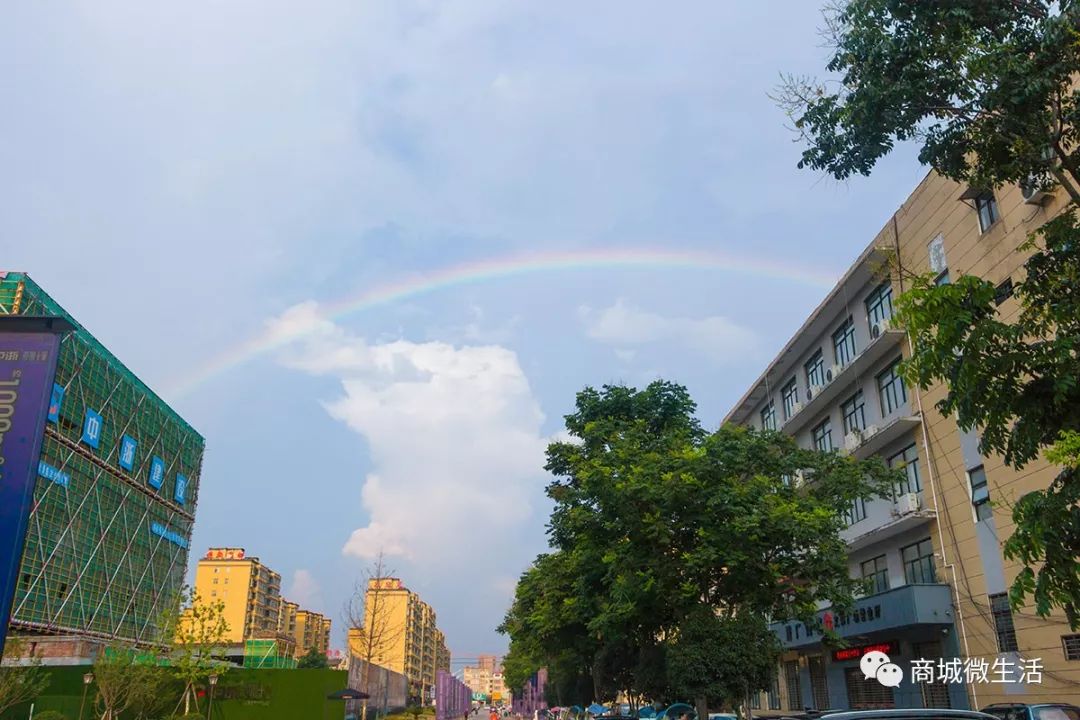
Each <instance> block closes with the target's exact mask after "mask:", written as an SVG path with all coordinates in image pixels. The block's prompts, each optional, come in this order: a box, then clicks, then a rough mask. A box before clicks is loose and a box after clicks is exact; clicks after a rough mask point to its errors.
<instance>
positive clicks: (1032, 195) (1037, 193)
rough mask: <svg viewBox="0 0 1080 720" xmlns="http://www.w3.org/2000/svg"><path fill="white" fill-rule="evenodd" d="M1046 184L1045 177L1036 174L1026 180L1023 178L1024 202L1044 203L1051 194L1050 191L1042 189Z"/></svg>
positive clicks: (1021, 183)
mask: <svg viewBox="0 0 1080 720" xmlns="http://www.w3.org/2000/svg"><path fill="white" fill-rule="evenodd" d="M1045 186H1046V181H1045V179H1044V178H1040V177H1037V176H1035V175H1031V176H1029V177H1028V178H1026V179H1024V180H1021V181H1020V194H1021V195H1022V196H1023V198H1024V202H1026V203H1027V204H1028V205H1042V203H1043V200H1045V199H1046V198H1047V197H1049V195H1050V193H1048V192H1046V191H1045V190H1043V189H1042V188H1044V187H1045Z"/></svg>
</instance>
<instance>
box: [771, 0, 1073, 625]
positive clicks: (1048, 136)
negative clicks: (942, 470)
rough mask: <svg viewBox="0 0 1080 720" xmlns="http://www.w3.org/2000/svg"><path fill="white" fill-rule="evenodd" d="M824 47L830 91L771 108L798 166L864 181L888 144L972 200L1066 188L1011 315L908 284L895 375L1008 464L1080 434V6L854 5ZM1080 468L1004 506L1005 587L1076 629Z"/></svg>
mask: <svg viewBox="0 0 1080 720" xmlns="http://www.w3.org/2000/svg"><path fill="white" fill-rule="evenodd" d="M826 20H827V22H826V34H827V37H828V38H829V39H830V41H831V43H832V45H833V48H834V53H833V57H832V60H831V61H830V63H829V65H828V70H829V71H830V72H832V73H834V74H835V75H836V78H835V79H834V80H832V81H827V82H816V81H810V80H807V79H805V78H787V79H786V82H785V83H784V85H783V87H782V89H781V92H780V95H779V100H780V101H781V104H782V105H783V106H785V108H786V109H787V110H788V112H789V114H790V116H791V117H792V119H793V121H794V125H795V128H796V129H797V132H798V133H799V134H800V135H801V137H802V138H803V140H804V141H805V142H806V145H807V147H806V150H805V151H804V152H803V156H802V161H801V162H800V166H803V167H810V168H814V169H818V170H824V171H826V172H828V173H829V174H831V175H833V176H834V177H837V178H845V177H848V176H850V175H852V174H854V173H862V174H869V172H870V171H871V169H872V168H873V166H874V164H875V163H876V162H877V160H879V159H880V158H881V157H883V156H884V155H886V154H887V153H889V152H890V151H891V150H892V148H893V146H894V144H895V143H896V142H897V141H905V140H912V141H915V142H917V143H919V148H920V152H919V157H920V160H921V161H922V162H924V163H926V164H929V165H930V166H931V167H933V168H934V170H936V171H937V172H938V173H940V174H942V175H944V176H945V177H949V178H952V179H954V180H956V181H958V182H962V183H966V184H967V185H969V186H970V187H973V188H976V189H990V188H994V187H997V186H1000V185H1002V184H1005V183H1023V184H1028V185H1033V186H1038V187H1041V188H1043V189H1054V188H1056V187H1060V188H1062V189H1063V190H1064V192H1065V194H1066V195H1067V197H1068V198H1069V199H1070V202H1069V204H1068V205H1067V206H1066V208H1065V209H1064V211H1063V212H1061V213H1060V214H1058V215H1057V216H1056V217H1054V218H1052V219H1051V220H1050V221H1049V222H1047V223H1046V224H1044V225H1043V226H1042V227H1041V228H1039V229H1038V230H1036V231H1035V233H1033V234H1032V236H1031V237H1030V239H1029V242H1028V243H1027V244H1026V245H1025V246H1023V247H1022V248H1021V249H1022V250H1023V251H1025V252H1028V251H1033V252H1032V254H1031V256H1030V258H1029V259H1028V260H1027V262H1026V263H1025V273H1024V275H1025V277H1024V279H1023V280H1022V281H1021V282H1020V283H1019V284H1017V285H1016V287H1015V288H1014V294H1015V296H1016V297H1017V298H1018V300H1019V303H1020V306H1021V312H1020V315H1019V317H1018V318H1017V319H1016V321H1015V322H1013V323H1004V322H1002V321H1001V320H1000V319H999V317H998V314H997V304H996V303H995V302H994V295H995V291H994V287H993V285H992V284H991V283H989V282H987V281H985V280H982V279H980V278H977V277H970V276H968V277H963V278H960V279H958V280H957V282H956V283H955V284H954V285H942V286H937V285H935V284H934V283H933V281H932V280H931V279H929V278H916V279H915V281H914V286H913V288H912V289H911V290H909V291H908V292H907V293H905V295H904V296H902V297H901V298H899V300H898V302H897V306H898V308H899V311H900V312H899V319H900V321H901V322H902V323H903V324H904V325H905V326H906V327H907V329H908V330H909V332H910V333H911V336H912V339H913V343H912V344H913V351H912V357H911V358H910V360H909V361H908V362H907V363H906V364H905V373H906V374H907V375H908V377H909V378H910V379H911V380H913V381H914V382H915V383H916V384H917V385H919V386H920V387H922V388H924V389H925V388H928V387H930V386H931V385H934V384H936V383H944V384H945V385H946V387H947V390H948V393H947V395H946V397H945V399H944V400H943V401H942V402H941V403H939V404H938V408H939V409H940V410H941V412H942V413H943V414H946V415H950V414H955V415H956V416H957V419H958V422H959V425H960V427H961V428H963V429H965V430H968V429H972V428H978V429H979V430H980V431H981V449H982V450H983V451H984V452H998V453H1001V454H1002V456H1003V458H1004V460H1005V462H1006V463H1008V464H1009V465H1011V466H1013V467H1014V468H1017V469H1020V468H1023V467H1024V466H1025V465H1026V464H1027V463H1029V462H1030V461H1032V460H1034V459H1035V458H1037V457H1039V455H1040V454H1041V453H1043V452H1044V451H1047V450H1050V452H1051V455H1050V456H1051V457H1053V456H1054V449H1053V445H1054V443H1055V442H1056V441H1057V440H1058V439H1059V437H1062V433H1070V432H1075V431H1077V430H1078V429H1080V410H1078V407H1080V386H1078V385H1077V380H1076V378H1077V374H1078V370H1080V357H1078V354H1077V348H1080V312H1078V311H1080V300H1078V298H1077V294H1076V288H1077V287H1078V286H1080V285H1078V283H1080V255H1078V251H1080V221H1078V219H1077V204H1078V203H1080V191H1078V188H1080V142H1078V135H1077V120H1078V118H1080V92H1078V91H1077V88H1076V86H1075V78H1076V77H1077V75H1078V72H1080V43H1078V42H1077V39H1078V37H1080V36H1078V29H1080V3H1077V2H1073V1H1068V2H1049V1H1043V0H1020V1H1016V0H954V1H953V2H948V3H940V2H918V1H917V0H850V1H849V2H843V3H839V4H836V5H834V6H831V7H830V8H829V9H827V12H826ZM1078 498H1080V473H1078V472H1077V471H1076V469H1075V468H1066V470H1065V472H1063V473H1062V474H1061V475H1059V476H1058V477H1057V478H1056V479H1055V480H1054V481H1053V482H1052V483H1051V485H1050V487H1048V488H1047V489H1046V490H1040V491H1036V492H1032V493H1029V494H1027V495H1025V496H1023V497H1021V498H1019V499H1018V500H1017V501H1016V503H1015V504H1014V506H1013V512H1012V514H1013V521H1014V523H1015V525H1016V530H1015V533H1014V535H1013V536H1012V537H1011V538H1010V539H1009V540H1008V541H1007V542H1006V544H1005V555H1006V557H1008V558H1010V559H1014V560H1018V561H1020V562H1021V563H1022V564H1023V565H1024V567H1023V569H1022V570H1021V572H1020V573H1019V575H1018V576H1017V578H1016V579H1015V581H1014V583H1013V585H1012V588H1011V590H1010V598H1011V600H1012V604H1013V606H1014V608H1019V607H1021V606H1022V605H1023V604H1024V603H1025V602H1026V601H1027V598H1029V597H1032V598H1033V600H1034V605H1035V610H1036V612H1037V613H1038V614H1039V615H1042V616H1046V615H1048V614H1049V613H1050V612H1051V611H1052V609H1053V608H1055V607H1060V608H1062V609H1063V610H1064V611H1065V614H1066V616H1067V618H1068V620H1069V623H1070V625H1071V626H1072V627H1073V629H1078V628H1080V607H1078V602H1080V601H1078V599H1077V598H1080V566H1078V564H1077V563H1076V562H1075V558H1076V557H1077V556H1078V555H1080V518H1078V517H1077V514H1076V512H1075V508H1076V506H1077V499H1078Z"/></svg>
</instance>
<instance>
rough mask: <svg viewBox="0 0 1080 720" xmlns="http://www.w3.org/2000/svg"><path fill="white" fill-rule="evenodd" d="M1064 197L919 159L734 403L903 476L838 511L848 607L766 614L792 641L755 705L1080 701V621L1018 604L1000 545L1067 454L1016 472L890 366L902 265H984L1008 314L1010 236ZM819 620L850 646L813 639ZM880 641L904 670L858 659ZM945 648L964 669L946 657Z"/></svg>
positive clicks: (951, 272)
mask: <svg viewBox="0 0 1080 720" xmlns="http://www.w3.org/2000/svg"><path fill="white" fill-rule="evenodd" d="M1062 206H1063V202H1062V200H1061V199H1060V198H1057V197H1054V196H1052V195H1051V196H1042V194H1041V193H1031V192H1022V191H1021V190H1020V189H1019V188H1017V187H1003V188H998V189H997V190H995V191H994V192H993V193H989V192H978V191H975V190H971V189H969V188H966V187H963V186H961V185H958V184H957V183H955V182H952V181H950V180H946V179H944V178H942V177H940V176H938V175H936V174H934V173H931V174H929V175H928V176H927V177H926V178H925V179H924V180H923V181H922V183H920V185H919V186H918V187H917V188H916V190H915V192H914V193H912V195H911V196H910V197H909V198H908V199H907V201H906V202H905V203H904V205H903V206H902V207H901V208H900V209H899V210H897V212H896V213H895V215H894V216H893V217H891V218H889V219H888V221H887V222H886V223H885V226H884V228H883V229H882V230H881V232H880V233H878V235H877V236H876V237H874V238H873V240H872V242H871V243H870V244H869V246H868V247H867V248H866V250H865V251H864V252H863V253H862V254H861V255H860V256H859V258H858V259H857V260H856V261H855V263H854V264H853V265H852V266H851V267H850V268H849V269H848V271H847V272H846V274H845V275H844V276H843V278H842V279H841V280H840V282H839V283H838V284H837V285H836V287H835V288H834V289H833V290H832V291H831V292H830V293H829V294H828V295H827V296H826V297H825V299H824V300H823V301H822V302H821V304H820V305H819V306H818V307H817V308H815V309H814V310H813V311H812V312H811V313H810V315H809V317H808V318H807V319H806V321H805V323H804V324H803V326H802V327H801V328H800V329H799V331H798V332H797V333H796V334H795V336H794V337H792V338H791V339H790V340H789V341H788V343H787V344H786V345H785V346H784V348H783V349H782V350H781V351H780V353H779V354H778V355H777V357H776V358H775V359H774V360H773V361H772V362H771V363H769V365H768V367H767V368H766V369H765V371H764V372H763V373H762V374H761V376H760V377H759V378H758V379H757V381H755V382H754V384H753V385H752V386H751V387H750V388H749V390H747V391H746V393H745V395H744V396H743V397H742V399H741V400H739V402H738V404H737V406H736V407H735V408H734V409H733V410H732V411H731V412H730V413H729V415H728V416H727V418H726V421H728V422H735V423H738V424H742V425H747V426H753V427H756V428H762V427H767V428H773V429H777V430H780V431H782V432H784V433H786V434H788V435H790V436H792V437H794V438H795V439H796V441H797V442H798V443H799V444H800V445H802V446H804V447H808V448H813V447H816V448H818V449H821V450H837V451H839V452H845V453H850V454H853V455H855V456H856V457H859V458H865V457H870V456H874V455H876V456H879V457H881V458H883V459H884V460H885V461H886V462H888V463H889V464H890V465H892V466H894V467H897V468H901V469H903V471H904V475H905V480H904V482H903V483H902V484H901V485H900V486H898V487H897V488H896V489H895V493H894V496H893V497H892V498H888V499H881V500H874V501H872V502H865V503H863V502H860V503H856V504H855V505H854V506H853V507H852V508H851V510H850V511H849V513H848V516H847V521H848V524H849V527H848V528H847V530H846V531H845V536H846V538H847V541H848V547H849V567H850V570H851V573H852V575H853V576H855V577H861V578H866V579H867V581H868V582H869V583H870V584H871V585H872V587H873V590H874V592H872V593H871V594H868V595H866V596H864V597H862V598H861V599H860V600H858V602H857V605H856V608H855V611H854V612H852V613H850V614H848V615H843V616H842V615H839V614H835V613H833V612H832V611H831V610H830V609H829V608H823V609H822V611H821V613H820V614H819V617H818V624H817V626H816V627H807V626H805V625H803V624H801V623H784V624H776V625H774V628H773V629H774V630H775V632H776V633H777V635H778V637H779V639H780V642H781V644H782V645H783V647H784V650H785V654H784V656H783V659H782V663H781V668H780V672H779V674H778V677H777V680H776V682H775V683H774V685H773V687H772V688H771V690H770V691H769V692H767V693H763V694H762V695H761V696H760V697H758V698H756V699H755V703H754V704H755V706H756V707H758V708H760V711H761V713H762V714H768V713H769V712H770V711H772V712H773V713H774V714H779V713H780V712H783V711H790V710H802V709H804V708H807V707H810V708H818V709H825V708H869V707H946V706H951V707H955V708H982V707H985V706H986V705H988V704H991V703H1003V702H1045V701H1059V702H1062V701H1063V702H1074V703H1077V702H1080V634H1075V633H1072V632H1071V631H1070V630H1069V627H1068V625H1067V624H1066V623H1065V622H1064V619H1063V617H1060V616H1055V617H1053V618H1050V619H1041V618H1038V617H1037V616H1036V615H1035V613H1034V611H1033V610H1032V608H1031V607H1026V608H1024V609H1023V610H1021V611H1020V612H1016V613H1014V612H1012V611H1010V609H1009V605H1008V597H1007V590H1008V588H1009V585H1010V584H1011V582H1012V580H1013V578H1014V577H1015V576H1016V574H1017V572H1018V571H1019V567H1018V566H1017V565H1016V564H1015V563H1012V562H1008V561H1006V560H1005V559H1004V558H1003V555H1002V545H1003V543H1004V541H1005V540H1006V539H1007V538H1008V537H1009V535H1010V534H1011V533H1012V530H1013V523H1012V519H1011V512H1010V506H1011V504H1012V503H1013V502H1014V501H1015V500H1016V499H1017V498H1018V497H1020V496H1021V495H1023V494H1024V493H1026V492H1029V491H1031V490H1033V489H1037V488H1043V487H1046V486H1047V485H1048V484H1049V482H1050V481H1051V479H1052V478H1053V477H1054V476H1055V475H1056V474H1057V472H1058V471H1059V468H1056V467H1053V466H1050V465H1049V464H1047V463H1045V462H1038V463H1032V464H1031V465H1029V466H1028V467H1025V468H1024V469H1023V470H1022V471H1020V472H1017V471H1015V470H1012V469H1010V468H1009V467H1006V466H1005V465H1004V464H1003V463H1002V460H1001V458H1000V457H997V456H983V455H982V454H981V453H980V451H979V448H978V445H979V437H978V434H977V433H976V432H962V431H961V430H960V429H959V428H958V426H957V423H956V419H955V417H943V416H942V415H941V414H940V413H939V412H938V411H937V409H936V407H935V404H936V403H937V402H938V401H939V400H940V399H941V398H942V397H943V395H944V392H945V389H944V388H943V387H935V388H932V389H931V390H929V391H928V392H919V391H917V390H916V389H915V388H911V387H907V386H906V385H905V383H904V381H903V380H902V379H901V377H900V376H899V375H898V373H897V363H898V362H899V360H900V359H901V358H902V357H904V356H906V355H908V353H909V346H908V337H907V335H906V333H905V332H904V331H903V329H902V328H898V327H896V326H895V325H894V324H893V322H892V317H893V308H892V303H893V300H894V298H895V297H896V296H897V295H898V294H899V293H901V292H903V291H904V290H905V288H906V286H908V285H910V280H907V281H905V278H910V277H911V275H910V274H911V273H916V274H922V273H928V272H930V273H933V274H934V275H935V276H936V277H937V278H938V282H941V283H945V282H949V281H950V279H955V278H957V277H958V276H960V275H963V274H976V275H979V276H982V277H983V278H986V279H987V280H990V281H991V282H993V283H994V284H995V285H997V286H998V288H999V296H998V302H999V312H1000V313H1001V316H1002V317H1003V318H1005V319H1010V318H1013V317H1015V315H1016V313H1017V302H1016V300H1015V299H1013V298H1012V297H1011V283H1012V282H1013V281H1014V280H1017V279H1019V278H1020V277H1021V273H1022V271H1023V267H1022V266H1023V263H1024V261H1025V260H1026V257H1027V256H1026V255H1023V254H1020V253H1018V252H1017V247H1018V246H1019V245H1021V244H1022V243H1023V242H1024V241H1025V240H1026V239H1027V236H1028V234H1029V233H1030V232H1031V231H1032V230H1034V229H1035V228H1037V227H1038V226H1039V225H1040V224H1042V223H1044V222H1046V221H1047V220H1048V219H1049V218H1051V217H1053V216H1054V214H1055V213H1057V212H1059V211H1060V209H1061V208H1062ZM793 482H795V483H801V482H802V478H800V477H796V478H793ZM826 626H831V627H833V628H834V629H835V630H836V631H837V632H838V633H839V634H840V635H841V636H842V637H843V638H844V639H845V641H846V643H847V647H846V648H843V649H838V648H830V647H827V646H825V645H824V644H823V643H822V633H821V628H822V627H826ZM872 650H881V651H884V652H886V653H887V654H888V655H889V657H890V659H891V660H892V661H893V662H894V663H896V664H898V665H900V667H901V668H902V669H903V671H904V680H903V682H902V683H901V685H900V686H899V687H897V688H889V687H886V686H884V685H882V684H880V683H878V682H877V681H876V680H875V679H873V678H871V679H869V680H867V679H865V678H864V676H863V674H862V673H861V672H860V671H859V660H860V658H861V657H862V655H864V654H865V653H867V652H870V651H872ZM954 659H958V660H959V664H960V666H961V667H962V669H963V672H962V679H963V680H964V682H956V681H955V679H956V678H955V676H954V673H950V669H952V670H955V668H956V667H957V663H956V662H955V661H954ZM918 660H932V661H933V662H934V670H933V674H932V678H933V679H932V682H924V681H923V680H925V674H921V675H920V678H919V679H920V682H914V678H913V669H914V668H915V667H916V664H915V661H918ZM939 661H940V662H941V664H940V665H939V664H938V663H939ZM921 666H922V667H923V668H925V667H926V665H925V664H921ZM983 667H985V668H986V676H985V679H984V676H983V675H982V674H981V673H980V670H981V669H982V668H983ZM969 670H972V671H973V672H974V674H973V675H971V676H970V678H971V682H967V680H968V679H969V675H968V671H969ZM1036 670H1037V671H1038V672H1036Z"/></svg>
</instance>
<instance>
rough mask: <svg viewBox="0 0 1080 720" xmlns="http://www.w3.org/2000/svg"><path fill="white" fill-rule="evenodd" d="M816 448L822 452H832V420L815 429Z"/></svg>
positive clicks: (826, 420)
mask: <svg viewBox="0 0 1080 720" xmlns="http://www.w3.org/2000/svg"><path fill="white" fill-rule="evenodd" d="M813 433H814V447H815V448H817V449H818V450H820V451H821V452H831V451H832V449H833V444H832V420H829V419H828V418H826V419H825V421H824V422H823V423H821V424H820V425H818V426H817V427H815V428H814V431H813Z"/></svg>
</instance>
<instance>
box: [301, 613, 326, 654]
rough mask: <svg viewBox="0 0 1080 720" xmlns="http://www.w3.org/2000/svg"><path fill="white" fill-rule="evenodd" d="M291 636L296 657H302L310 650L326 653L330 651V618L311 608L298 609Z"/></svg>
mask: <svg viewBox="0 0 1080 720" xmlns="http://www.w3.org/2000/svg"><path fill="white" fill-rule="evenodd" d="M293 638H294V639H295V642H296V657H298V658H300V657H303V656H304V655H307V654H308V652H310V651H311V650H315V652H317V653H321V654H323V655H326V654H327V653H329V651H330V618H328V617H326V616H325V615H322V614H320V613H317V612H314V611H312V610H298V611H297V613H296V626H295V630H294V633H293Z"/></svg>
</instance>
